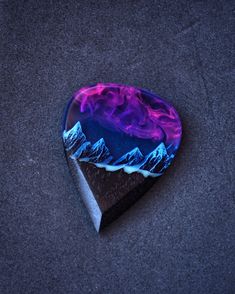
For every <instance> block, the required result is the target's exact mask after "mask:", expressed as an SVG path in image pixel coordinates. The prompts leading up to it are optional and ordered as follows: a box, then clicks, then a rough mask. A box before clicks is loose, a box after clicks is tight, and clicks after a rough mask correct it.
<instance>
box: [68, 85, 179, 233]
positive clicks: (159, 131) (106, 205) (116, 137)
mask: <svg viewBox="0 0 235 294" xmlns="http://www.w3.org/2000/svg"><path fill="white" fill-rule="evenodd" d="M181 134H182V127H181V122H180V118H179V116H178V114H177V112H176V110H175V109H174V107H173V106H172V105H170V104H169V103H167V102H166V101H165V100H163V99H161V98H159V97H158V96H156V95H154V94H152V93H150V92H148V91H146V90H143V89H139V88H135V87H131V86H124V85H118V84H102V83H99V84H96V85H93V86H88V87H84V88H82V89H80V90H79V91H77V92H76V93H75V94H74V96H73V97H72V99H71V100H70V102H69V103H68V106H67V109H66V113H65V119H64V124H63V143H64V149H65V153H66V157H67V161H68V165H69V167H70V170H71V172H72V175H73V176H74V179H75V182H76V185H77V187H78V189H79V191H80V194H81V197H82V199H83V201H84V203H85V205H86V207H87V209H88V211H89V213H90V216H91V218H92V220H93V223H94V225H95V228H96V230H97V231H99V230H100V229H101V228H103V227H104V226H106V225H107V224H109V223H110V222H111V221H113V220H114V219H115V218H117V217H118V216H119V215H120V214H121V213H122V212H123V211H124V210H126V209H127V208H128V207H129V206H130V205H131V204H133V203H134V202H135V201H136V200H137V199H138V198H139V197H140V196H141V195H143V194H144V193H145V192H146V191H147V190H148V189H149V188H150V187H151V186H152V184H153V183H154V181H155V179H156V177H158V176H160V175H162V174H163V172H164V171H165V170H166V169H167V168H168V166H169V165H170V163H171V162H172V160H173V158H174V156H175V153H176V151H177V149H178V148H179V144H180V140H181Z"/></svg>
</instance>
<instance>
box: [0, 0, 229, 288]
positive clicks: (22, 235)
mask: <svg viewBox="0 0 235 294" xmlns="http://www.w3.org/2000/svg"><path fill="white" fill-rule="evenodd" d="M232 2H233V1H225V0H221V1H211V0H209V1H185V2H181V1H168V2H165V1H147V0H142V1H127V0H126V1H120V0H119V1H1V22H2V27H1V35H2V40H1V48H2V49H3V50H2V51H1V52H2V55H1V56H2V60H3V67H2V69H3V74H2V75H1V76H2V77H3V79H2V81H3V83H2V87H1V109H0V111H1V114H0V117H1V128H0V132H1V136H0V138H1V150H0V151H1V159H0V160H1V168H0V171H1V183H0V189H1V206H0V226H1V227H0V293H1V294H6V293H7V294H8V293H10V294H11V293H17V294H19V293H20V294H21V293H22V294H27V293H33V294H34V293H36V294H37V293H42V294H47V293H56V294H59V293H62V294H65V293H66V294H67V293H69V294H70V293H75V294H80V293H108V294H109V293H114V294H116V293H117V294H122V293H128V294H129V293H151V294H152V293H154V294H155V293H186V294H188V293H203V294H205V293H223V294H224V293H232V292H233V290H232V289H234V288H235V283H234V276H235V271H234V261H235V260H234V240H235V238H234V237H235V236H234V227H235V221H234V208H235V207H234V198H233V195H232V191H233V186H232V178H233V168H232V148H233V144H234V142H232V132H233V128H232V127H233V126H234V124H233V123H232V122H233V119H232V117H233V115H234V106H233V101H232V99H233V92H234V91H233V90H234V88H233V86H232V83H234V80H233V81H232V74H234V70H233V68H234V66H233V65H234V64H233V63H232V49H233V48H232V34H231V33H232V29H233V27H232V25H233V19H232V11H233V8H234V7H233V6H232ZM98 81H103V82H109V81H110V82H118V83H126V84H131V85H135V86H139V87H144V88H147V89H151V90H152V91H154V92H156V93H158V94H159V95H160V96H163V97H168V100H169V101H170V102H172V103H173V104H174V106H175V107H176V109H177V110H178V112H179V113H180V115H181V118H182V121H183V127H184V139H183V142H182V145H181V149H180V152H179V154H178V156H177V158H176V160H175V162H174V164H173V166H172V168H170V169H169V171H168V172H167V173H166V174H165V176H163V177H162V178H161V180H160V181H159V182H158V183H157V184H156V185H155V186H154V187H153V188H152V189H151V191H150V192H149V193H147V194H146V195H145V196H144V197H143V198H142V199H141V200H140V201H139V202H138V203H137V204H136V205H134V206H133V207H132V208H131V209H130V210H128V212H127V213H125V214H124V215H123V216H122V217H121V218H119V220H117V221H116V222H115V223H114V224H113V225H111V226H110V227H109V228H107V230H105V231H104V232H103V233H102V234H101V235H98V234H97V233H96V232H95V230H94V228H93V225H92V223H91V221H90V219H89V216H88V214H87V212H86V210H85V209H84V207H83V204H82V202H81V200H80V198H79V196H78V193H77V191H76V189H75V187H74V184H73V182H72V179H71V176H70V174H69V171H68V168H67V165H66V162H65V159H64V153H63V146H62V142H61V139H60V126H61V119H62V113H63V109H64V107H65V105H66V103H67V100H68V98H69V97H70V96H71V94H72V93H73V92H74V91H75V90H76V89H78V88H79V87H81V86H84V85H86V84H91V83H93V82H98ZM232 143H233V144H232ZM233 293H234V292H233Z"/></svg>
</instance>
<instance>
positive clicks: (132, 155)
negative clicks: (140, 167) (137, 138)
mask: <svg viewBox="0 0 235 294" xmlns="http://www.w3.org/2000/svg"><path fill="white" fill-rule="evenodd" d="M143 160H144V156H143V154H142V153H141V151H140V149H139V148H138V147H136V148H134V149H133V150H131V151H130V152H128V153H126V154H125V155H123V156H122V157H121V158H119V159H118V160H116V161H115V162H114V163H113V165H128V166H130V165H136V164H139V163H140V162H142V161H143Z"/></svg>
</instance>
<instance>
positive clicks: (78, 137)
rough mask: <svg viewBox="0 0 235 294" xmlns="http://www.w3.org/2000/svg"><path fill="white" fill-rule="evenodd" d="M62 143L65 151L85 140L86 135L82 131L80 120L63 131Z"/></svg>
mask: <svg viewBox="0 0 235 294" xmlns="http://www.w3.org/2000/svg"><path fill="white" fill-rule="evenodd" d="M63 140H64V145H65V148H66V150H67V151H69V150H71V149H72V148H74V147H75V146H81V145H82V144H83V143H85V142H86V136H85V135H84V133H83V131H82V127H81V124H80V122H79V121H78V122H77V123H76V124H75V125H74V126H73V127H72V129H70V130H69V131H64V132H63Z"/></svg>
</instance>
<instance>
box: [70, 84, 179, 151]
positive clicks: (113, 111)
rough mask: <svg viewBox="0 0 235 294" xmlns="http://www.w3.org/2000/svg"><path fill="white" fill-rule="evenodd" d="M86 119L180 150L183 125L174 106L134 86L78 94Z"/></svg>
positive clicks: (91, 89)
mask: <svg viewBox="0 0 235 294" xmlns="http://www.w3.org/2000/svg"><path fill="white" fill-rule="evenodd" d="M74 99H75V101H76V103H77V104H78V106H79V109H80V112H81V116H82V118H83V119H86V118H89V117H92V119H93V120H96V121H97V122H98V123H100V124H101V125H102V126H103V127H105V128H109V129H114V130H116V131H120V132H124V133H126V134H127V135H129V136H133V137H137V138H141V139H151V140H153V141H155V142H162V141H163V142H164V143H165V144H166V145H174V146H175V147H177V146H178V145H179V143H180V138H181V132H182V128H181V123H180V119H179V116H178V114H177V112H176V110H175V109H174V107H173V106H171V105H170V104H168V103H167V102H166V101H164V100H162V99H161V98H159V97H156V96H153V95H149V93H147V92H145V91H143V90H140V89H137V88H134V87H131V86H123V85H116V84H101V83H100V84H97V85H95V86H91V87H85V88H82V89H80V90H79V91H78V92H77V93H75V96H74Z"/></svg>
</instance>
